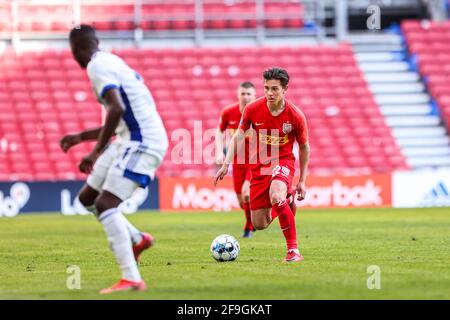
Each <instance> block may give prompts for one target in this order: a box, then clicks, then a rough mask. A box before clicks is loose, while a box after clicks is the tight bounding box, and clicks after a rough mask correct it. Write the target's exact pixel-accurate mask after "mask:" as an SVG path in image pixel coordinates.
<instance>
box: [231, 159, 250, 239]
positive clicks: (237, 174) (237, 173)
mask: <svg viewBox="0 0 450 320" xmlns="http://www.w3.org/2000/svg"><path fill="white" fill-rule="evenodd" d="M246 171H247V168H246V166H243V165H238V164H233V186H234V192H236V197H237V199H238V202H239V206H240V207H241V208H242V209H243V210H244V214H245V224H244V233H243V235H242V237H243V238H250V236H251V231H252V230H251V227H249V225H250V226H251V213H250V207H249V205H248V201H247V202H246V201H244V195H243V193H242V191H243V185H244V182H245V177H246Z"/></svg>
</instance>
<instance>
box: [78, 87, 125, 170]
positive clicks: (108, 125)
mask: <svg viewBox="0 0 450 320" xmlns="http://www.w3.org/2000/svg"><path fill="white" fill-rule="evenodd" d="M103 99H104V100H105V102H106V104H107V106H108V108H107V109H108V111H107V113H106V119H105V124H104V126H103V127H102V128H101V129H100V132H99V133H98V137H97V144H96V145H95V147H94V149H93V150H92V152H91V153H90V154H88V155H87V156H86V157H84V158H83V160H82V161H81V163H80V165H79V169H80V171H81V172H83V173H90V172H91V171H92V168H93V166H94V163H95V161H96V160H97V158H98V157H99V156H100V154H101V153H102V152H103V150H104V149H105V147H106V145H107V144H108V142H109V140H110V139H111V137H112V136H113V135H114V131H115V130H116V128H117V126H118V125H119V121H120V119H121V118H122V115H123V112H124V110H125V106H124V105H123V101H122V98H121V96H120V93H119V90H117V88H113V89H110V90H108V91H107V92H106V93H105V95H104V97H103Z"/></svg>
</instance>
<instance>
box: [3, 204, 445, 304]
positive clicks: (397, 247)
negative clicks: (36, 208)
mask: <svg viewBox="0 0 450 320" xmlns="http://www.w3.org/2000/svg"><path fill="white" fill-rule="evenodd" d="M128 218H129V219H130V221H131V222H133V223H134V224H135V225H136V226H137V227H139V228H141V229H142V230H145V231H149V232H151V233H152V234H153V235H154V237H155V239H156V243H155V246H154V247H153V248H152V249H151V250H149V251H146V252H145V253H144V254H143V257H142V261H141V263H140V270H141V273H142V275H143V277H144V279H145V280H146V282H147V285H148V287H149V290H148V292H145V293H129V292H128V293H116V294H113V295H109V296H101V295H99V294H98V293H97V292H98V290H99V289H102V288H104V287H107V286H109V285H111V284H113V283H114V282H116V281H117V280H118V279H119V277H120V273H119V269H118V266H117V265H116V263H115V260H114V257H113V255H112V253H111V252H110V250H109V248H108V245H107V241H106V238H105V236H104V233H103V229H102V226H101V224H100V223H98V222H97V221H96V220H95V219H94V217H92V216H72V217H66V216H62V215H55V214H46V215H22V216H18V217H16V218H12V219H11V218H9V219H8V218H2V219H0V277H1V278H0V279H1V281H0V299H105V298H106V299H183V300H184V299H186V300H189V299H449V298H450V272H449V271H450V264H449V257H450V210H449V208H434V209H431V208H430V209H346V210H344V209H339V210H298V214H297V223H298V235H299V243H300V249H301V251H302V253H303V255H304V257H305V260H304V261H303V262H301V263H292V264H285V263H282V262H281V261H282V258H283V257H284V254H285V246H284V238H283V236H282V233H281V231H280V228H279V224H278V220H277V221H275V222H274V223H273V224H272V225H271V226H270V227H269V229H267V230H264V231H258V232H256V233H255V234H254V237H253V238H252V239H241V238H240V235H241V227H242V225H243V219H244V218H243V213H240V212H232V213H214V212H208V213H157V212H144V213H139V214H135V215H132V216H128ZM222 233H228V234H232V235H234V236H236V238H237V239H238V241H239V243H240V244H241V252H240V256H239V258H238V260H237V261H234V262H227V263H217V262H215V261H214V260H213V259H212V257H211V255H210V252H209V246H210V243H211V241H212V240H213V238H214V237H216V236H217V235H219V234H222ZM68 265H77V266H79V267H80V270H81V289H80V290H69V289H67V286H66V281H67V277H69V276H70V274H68V273H67V266H68ZM371 265H376V266H379V268H380V270H381V288H380V289H372V290H370V289H368V288H367V279H368V278H369V277H370V276H371V275H372V274H371V273H368V272H367V268H368V266H371Z"/></svg>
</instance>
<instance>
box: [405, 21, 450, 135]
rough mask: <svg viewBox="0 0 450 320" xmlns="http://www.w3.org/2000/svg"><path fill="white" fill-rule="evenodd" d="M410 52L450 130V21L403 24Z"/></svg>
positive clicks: (408, 22) (407, 22)
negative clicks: (413, 55)
mask: <svg viewBox="0 0 450 320" xmlns="http://www.w3.org/2000/svg"><path fill="white" fill-rule="evenodd" d="M402 30H403V32H404V34H405V38H406V39H407V42H408V46H409V51H410V53H411V54H416V57H417V64H418V68H419V71H420V73H421V74H422V75H423V76H424V77H425V80H426V83H427V85H428V88H429V90H430V92H431V94H432V96H433V97H434V98H435V100H436V101H437V103H438V106H439V107H440V110H441V112H442V114H443V116H444V118H445V121H446V124H447V127H448V128H450V87H449V85H448V84H449V80H450V77H449V72H450V21H445V22H442V23H437V22H428V21H426V22H420V21H418V20H409V21H404V22H403V23H402Z"/></svg>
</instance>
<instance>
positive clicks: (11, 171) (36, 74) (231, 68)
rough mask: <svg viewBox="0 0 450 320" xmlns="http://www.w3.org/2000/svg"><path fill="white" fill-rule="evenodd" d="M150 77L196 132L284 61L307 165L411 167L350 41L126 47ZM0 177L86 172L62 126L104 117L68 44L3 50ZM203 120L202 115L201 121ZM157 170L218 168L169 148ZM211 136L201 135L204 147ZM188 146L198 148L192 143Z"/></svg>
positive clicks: (175, 172)
mask: <svg viewBox="0 0 450 320" xmlns="http://www.w3.org/2000/svg"><path fill="white" fill-rule="evenodd" d="M117 53H118V54H119V55H120V56H122V57H124V58H125V60H126V61H127V62H128V63H129V65H130V66H131V67H133V68H135V69H136V70H137V71H138V72H139V73H140V74H141V75H142V76H143V77H144V79H145V80H146V83H147V84H148V85H149V87H150V89H151V91H152V93H153V95H154V97H155V99H156V101H157V105H158V110H159V112H160V114H161V116H162V118H163V121H164V123H165V126H166V128H167V130H168V134H169V139H170V138H171V137H172V133H173V132H174V131H175V130H176V129H180V128H185V129H187V130H189V132H191V133H192V130H193V127H194V125H196V124H195V123H194V121H200V120H201V121H202V123H201V124H200V126H201V128H202V129H203V132H205V131H206V130H207V129H211V128H215V127H216V125H217V120H218V116H219V112H220V110H221V108H222V107H223V106H225V105H227V104H228V103H231V102H233V101H234V100H235V96H236V88H237V86H238V84H239V83H240V82H241V81H244V80H250V81H253V82H254V83H255V84H256V85H257V86H258V94H259V95H262V90H261V88H262V80H261V79H262V71H263V70H264V69H265V68H267V67H270V66H274V65H277V66H281V67H285V68H286V69H287V70H288V71H289V73H290V75H291V78H292V80H291V84H290V87H289V90H288V99H291V100H292V101H294V102H295V103H296V104H297V105H299V106H300V107H301V109H302V110H303V111H304V113H305V114H306V116H307V118H308V121H309V127H310V135H311V145H312V160H311V172H312V173H315V174H322V173H323V174H327V173H344V174H345V173H350V172H353V173H355V172H357V173H370V172H371V173H373V172H389V171H391V170H394V169H407V168H408V166H407V165H406V162H405V158H404V157H403V156H402V154H401V152H400V150H399V148H398V146H397V144H396V142H395V140H394V138H393V136H392V134H391V131H390V129H389V127H387V125H386V124H385V122H384V119H383V116H382V115H381V113H380V109H379V107H378V106H377V104H376V103H375V101H374V97H373V95H372V94H371V92H370V91H369V89H368V86H367V84H366V82H365V81H364V79H363V77H362V74H361V71H360V70H359V68H358V67H357V64H356V62H355V58H354V56H353V52H352V49H351V46H349V45H339V46H311V47H298V48H288V47H284V48H240V49H224V48H214V49H208V48H203V49H196V48H189V49H170V50H169V49H164V50H150V49H139V50H137V49H123V50H120V51H117ZM0 114H1V117H0V150H1V151H2V152H0V160H1V161H0V180H15V179H26V180H58V179H61V180H64V179H75V178H83V175H81V174H80V173H79V172H78V169H77V164H78V162H79V160H80V159H81V157H82V156H84V155H85V154H86V153H87V152H89V150H90V148H91V145H89V144H88V145H80V146H77V147H75V148H74V149H73V150H71V151H70V152H69V154H68V155H65V154H63V153H62V151H61V150H60V149H59V146H58V141H59V139H60V138H61V137H62V135H63V134H65V133H69V132H76V131H79V130H83V129H87V128H93V127H94V128H95V127H98V126H99V125H100V123H101V108H100V107H99V105H98V103H97V101H96V99H95V97H94V95H93V93H92V92H91V88H90V85H89V82H88V80H87V77H86V75H85V73H84V71H83V70H81V69H80V68H79V67H78V65H76V63H75V62H74V60H73V59H72V57H71V55H70V52H69V51H53V50H47V51H42V52H29V53H23V54H22V55H17V54H15V53H4V54H3V55H2V56H0ZM197 125H199V124H197ZM177 143H178V140H175V141H174V140H172V142H171V150H169V153H168V155H167V156H166V159H165V161H164V163H163V165H162V167H161V170H160V171H159V175H160V176H199V175H204V176H206V175H209V174H212V173H213V172H214V171H215V169H214V165H212V164H203V165H199V164H176V163H174V162H172V161H170V155H171V152H172V149H173V148H174V146H175V145H176V144H177ZM210 143H211V141H208V140H206V141H203V146H206V145H208V144H210ZM191 146H192V147H193V151H192V152H200V150H199V149H198V148H194V145H193V143H192V144H191Z"/></svg>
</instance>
